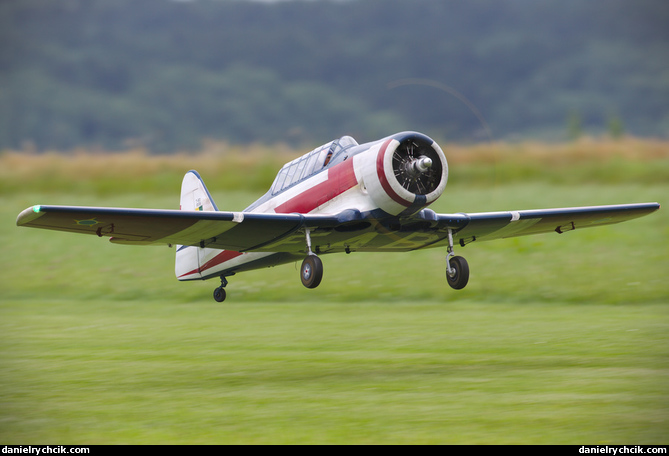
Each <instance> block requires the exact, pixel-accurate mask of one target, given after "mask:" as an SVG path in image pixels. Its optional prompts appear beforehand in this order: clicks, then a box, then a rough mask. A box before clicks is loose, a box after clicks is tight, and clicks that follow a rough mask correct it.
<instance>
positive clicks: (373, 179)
mask: <svg viewBox="0 0 669 456" xmlns="http://www.w3.org/2000/svg"><path fill="white" fill-rule="evenodd" d="M368 153H369V155H368V156H367V157H366V160H365V161H366V164H367V166H365V170H364V173H363V174H364V176H363V182H364V187H365V188H366V190H367V192H368V193H369V196H370V197H371V198H372V200H373V201H374V203H375V205H376V206H377V207H378V208H380V209H382V210H383V211H385V212H387V213H388V214H392V215H399V214H402V215H409V214H413V213H416V212H418V211H420V210H421V209H423V208H424V207H426V206H428V205H429V204H431V203H433V202H434V201H435V200H436V199H437V198H439V196H441V194H442V193H443V191H444V188H446V181H447V180H448V164H447V162H446V156H445V155H444V152H443V151H442V150H441V148H440V147H439V145H438V144H437V143H436V142H434V141H433V140H432V139H430V138H428V137H427V136H425V135H423V134H420V133H413V132H411V133H399V134H396V135H393V136H391V137H389V138H386V139H384V140H382V141H380V142H379V143H377V145H374V146H372V147H371V148H370V150H369V151H368Z"/></svg>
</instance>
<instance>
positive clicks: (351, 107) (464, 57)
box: [0, 0, 669, 152]
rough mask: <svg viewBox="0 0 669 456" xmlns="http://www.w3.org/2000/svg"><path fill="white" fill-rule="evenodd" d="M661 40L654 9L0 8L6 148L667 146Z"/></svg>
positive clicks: (575, 1) (93, 0) (663, 31)
mask: <svg viewBox="0 0 669 456" xmlns="http://www.w3.org/2000/svg"><path fill="white" fill-rule="evenodd" d="M668 23H669V4H668V3H667V2H666V1H665V0H635V1H630V0H607V1H587V2H586V1H582V0H545V1H541V2H537V1H535V0H515V1H498V0H468V1H466V2H463V1H457V0H452V1H451V0H350V1H334V0H332V1H327V0H321V1H287V2H277V3H258V2H247V1H223V0H193V1H183V0H182V1H173V0H141V1H137V0H58V1H54V0H3V1H2V2H0V148H20V147H24V146H25V144H32V145H34V146H35V147H37V148H39V149H47V148H57V149H67V148H72V147H76V146H80V145H86V146H96V145H97V146H100V147H104V148H108V149H117V148H126V147H130V146H137V145H139V146H143V147H147V148H149V149H151V150H155V151H161V152H162V151H171V150H175V149H180V148H190V147H197V146H199V144H200V141H201V140H202V139H204V138H210V139H222V140H227V141H230V142H233V143H248V142H266V143H276V142H289V143H292V144H297V145H303V144H307V143H309V144H314V143H323V142H326V141H328V140H330V139H332V138H334V137H339V136H341V135H343V134H350V135H353V136H356V137H358V138H359V140H361V141H367V140H372V139H376V138H377V137H380V136H382V135H387V134H391V133H393V132H395V131H399V130H408V129H414V130H420V131H423V132H425V133H427V134H430V135H433V136H434V137H435V138H438V139H448V140H466V141H476V140H485V139H489V136H490V132H492V133H491V134H492V136H493V137H494V138H495V139H504V138H509V137H526V136H535V137H544V138H555V139H562V137H564V138H566V137H568V135H571V134H573V131H571V130H573V126H571V127H570V125H569V124H570V122H573V119H574V118H576V117H578V119H579V122H580V123H579V128H580V129H582V130H583V131H586V132H588V133H601V132H606V130H607V125H608V126H610V125H613V124H614V123H615V125H616V129H617V130H616V131H622V129H623V128H624V131H625V132H626V133H631V134H635V135H640V136H664V137H666V136H667V135H668V133H669V27H667V24H668ZM570 119H572V120H570Z"/></svg>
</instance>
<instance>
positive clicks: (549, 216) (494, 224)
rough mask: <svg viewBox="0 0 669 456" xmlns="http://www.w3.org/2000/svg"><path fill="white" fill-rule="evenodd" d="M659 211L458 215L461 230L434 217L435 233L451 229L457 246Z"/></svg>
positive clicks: (627, 207) (620, 208) (643, 207)
mask: <svg viewBox="0 0 669 456" xmlns="http://www.w3.org/2000/svg"><path fill="white" fill-rule="evenodd" d="M659 208H660V205H659V204H658V203H642V204H621V205H614V206H590V207H571V208H562V209H540V210H526V211H509V212H482V213H473V214H462V215H464V216H466V217H467V218H468V222H467V223H466V225H464V226H463V227H461V228H458V227H457V226H449V224H450V225H452V223H451V219H452V218H453V216H452V215H449V214H442V215H437V220H438V222H437V226H438V230H439V231H444V230H445V231H447V230H448V228H451V229H453V232H454V233H455V234H454V240H455V242H459V243H460V245H465V244H468V243H470V242H473V241H487V240H493V239H502V238H508V237H514V236H525V235H529V234H540V233H550V232H556V233H558V234H562V233H566V232H567V231H573V230H577V229H581V228H589V227H593V226H601V225H610V224H613V223H619V222H624V221H626V220H632V219H635V218H637V217H642V216H644V215H648V214H650V213H652V212H654V211H656V210H658V209H659Z"/></svg>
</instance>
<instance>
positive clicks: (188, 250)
mask: <svg viewBox="0 0 669 456" xmlns="http://www.w3.org/2000/svg"><path fill="white" fill-rule="evenodd" d="M180 209H181V210H182V211H217V210H218V208H217V207H216V204H215V203H214V200H213V199H212V198H211V195H210V194H209V191H208V190H207V187H206V186H205V185H204V182H203V181H202V178H201V177H200V175H199V174H198V173H197V171H188V172H187V173H186V175H185V176H184V179H183V181H182V183H181V201H180ZM201 250H203V249H200V248H199V247H189V246H185V245H177V254H176V261H175V265H174V270H175V273H176V276H177V279H179V280H196V279H201V278H202V275H201V274H200V256H201V255H203V252H201Z"/></svg>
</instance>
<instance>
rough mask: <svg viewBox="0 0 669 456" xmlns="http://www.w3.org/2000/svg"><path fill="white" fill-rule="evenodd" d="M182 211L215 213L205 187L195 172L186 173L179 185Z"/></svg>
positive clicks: (215, 208)
mask: <svg viewBox="0 0 669 456" xmlns="http://www.w3.org/2000/svg"><path fill="white" fill-rule="evenodd" d="M180 204H181V210H182V211H217V210H218V208H217V207H216V204H215V203H214V200H213V199H212V198H211V195H210V194H209V191H208V190H207V187H206V186H205V185H204V182H203V181H202V178H201V177H200V175H199V174H198V173H197V171H188V172H187V173H186V175H185V176H184V180H183V182H182V183H181V202H180Z"/></svg>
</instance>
